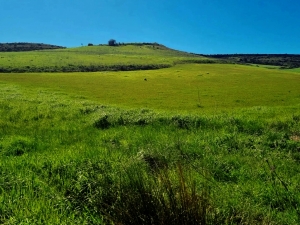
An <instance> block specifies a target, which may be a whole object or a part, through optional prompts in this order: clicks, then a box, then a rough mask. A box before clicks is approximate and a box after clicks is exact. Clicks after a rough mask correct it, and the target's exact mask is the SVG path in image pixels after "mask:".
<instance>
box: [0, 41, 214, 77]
mask: <svg viewBox="0 0 300 225" xmlns="http://www.w3.org/2000/svg"><path fill="white" fill-rule="evenodd" d="M216 61H217V59H209V58H207V57H203V56H199V55H193V54H189V53H185V52H181V51H176V50H173V49H169V48H167V47H165V46H163V45H159V44H156V43H154V44H152V45H151V44H149V43H148V44H125V45H119V46H107V45H102V46H85V47H78V48H69V49H54V50H52V49H51V50H39V51H27V52H1V53H0V72H93V71H111V70H113V71H129V70H146V69H160V68H166V67H171V66H173V65H175V64H180V63H213V62H216Z"/></svg>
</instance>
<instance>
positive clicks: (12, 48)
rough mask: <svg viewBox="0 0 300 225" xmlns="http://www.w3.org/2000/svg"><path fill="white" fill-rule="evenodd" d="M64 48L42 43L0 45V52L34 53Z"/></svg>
mask: <svg viewBox="0 0 300 225" xmlns="http://www.w3.org/2000/svg"><path fill="white" fill-rule="evenodd" d="M62 48H65V47H62V46H57V45H48V44H42V43H26V42H19V43H0V52H23V51H34V50H45V49H62Z"/></svg>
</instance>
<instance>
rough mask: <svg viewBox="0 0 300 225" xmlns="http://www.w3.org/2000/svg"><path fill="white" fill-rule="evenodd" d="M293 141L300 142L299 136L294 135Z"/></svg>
mask: <svg viewBox="0 0 300 225" xmlns="http://www.w3.org/2000/svg"><path fill="white" fill-rule="evenodd" d="M291 140H293V141H300V136H299V135H292V136H291Z"/></svg>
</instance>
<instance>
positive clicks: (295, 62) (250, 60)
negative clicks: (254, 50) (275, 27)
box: [207, 54, 300, 69]
mask: <svg viewBox="0 0 300 225" xmlns="http://www.w3.org/2000/svg"><path fill="white" fill-rule="evenodd" d="M207 57H212V58H215V59H222V60H226V61H228V62H235V63H241V64H262V65H271V66H278V67H280V68H282V69H292V68H299V67H300V55H296V54H225V55H223V54H218V55H207Z"/></svg>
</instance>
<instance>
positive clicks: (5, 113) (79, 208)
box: [0, 46, 300, 225]
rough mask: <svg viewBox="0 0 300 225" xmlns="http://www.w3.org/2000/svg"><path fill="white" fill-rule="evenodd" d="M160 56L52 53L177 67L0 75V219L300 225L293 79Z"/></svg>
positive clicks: (284, 73) (129, 49) (135, 50)
mask: <svg viewBox="0 0 300 225" xmlns="http://www.w3.org/2000/svg"><path fill="white" fill-rule="evenodd" d="M118 48H120V49H118ZM160 48H163V47H160ZM160 48H158V49H155V50H153V49H151V47H149V46H148V47H146V46H142V47H141V48H140V47H137V46H134V47H133V46H122V47H116V48H110V47H107V46H101V47H98V46H97V47H82V48H77V49H68V50H66V52H65V50H64V51H62V52H61V50H60V51H58V52H57V54H61V55H60V56H62V55H63V54H66V55H65V57H70V58H72V57H73V58H72V59H71V61H72V62H73V63H75V62H76V57H78V59H79V58H80V57H82V58H83V59H84V60H87V61H88V60H92V61H93V60H94V59H93V57H99V55H98V54H99V51H100V50H101V51H102V54H103V57H104V55H105V57H106V56H107V57H106V58H105V60H107V62H105V64H104V65H109V63H112V64H111V65H115V64H113V63H114V62H116V61H117V60H119V59H120V60H121V58H122V57H124V60H125V58H127V57H129V58H130V57H131V59H130V60H129V61H130V63H131V62H135V63H138V60H135V59H134V60H133V58H138V55H139V54H140V55H141V56H140V57H141V62H142V63H145V65H147V63H149V62H151V63H153V64H155V63H160V60H167V61H168V60H169V61H168V63H171V64H172V65H173V66H172V67H170V68H164V69H160V70H147V71H127V72H112V71H106V72H94V73H79V72H76V73H1V74H0V224H295V225H296V224H299V223H300V211H299V208H300V192H299V190H300V189H299V180H300V176H299V174H300V169H299V168H300V167H299V163H300V154H299V152H300V114H299V112H300V105H299V100H300V88H299V87H300V86H299V84H300V73H298V72H297V71H290V70H277V69H272V70H270V69H268V68H263V67H254V66H252V67H250V66H242V65H233V64H184V63H183V62H184V61H185V60H187V58H185V57H189V56H187V55H186V54H185V53H180V54H182V55H180V56H179V55H178V52H174V51H170V50H166V49H160ZM113 51H119V52H118V54H115V53H113ZM121 51H122V54H124V56H121ZM146 51H148V52H147V54H145V52H146ZM167 52H168V53H167ZM46 53H47V54H48V52H44V53H43V54H42V53H41V52H32V53H24V59H26V60H27V59H28V57H29V55H30V57H31V56H34V55H35V54H36V58H37V60H40V61H39V63H40V64H38V63H37V62H35V63H37V64H35V65H41V66H44V64H45V62H46V61H47V60H48V59H49V58H47V57H48V56H47V57H46ZM1 54H2V53H1ZM14 54H15V53H8V55H10V56H12V55H14ZM39 54H41V55H40V57H39ZM49 54H53V55H52V56H53V60H54V58H55V57H54V56H55V54H56V53H55V54H54V51H50V52H49ZM167 54H169V55H167ZM15 57H16V59H17V60H21V58H22V57H21V53H18V54H16V55H15ZM43 57H45V58H43ZM110 57H111V58H110ZM145 57H149V60H148V61H147V62H145V61H144V60H145ZM181 57H182V58H181ZM46 59H47V60H46ZM0 60H1V58H0ZM114 60H116V61H114ZM151 60H154V61H151ZM180 60H181V61H180ZM188 60H191V59H190V58H188ZM193 60H194V59H193ZM193 60H192V61H193ZM197 60H198V59H197ZM125 61H126V60H125ZM125 61H123V62H124V63H125V64H126V63H127V62H129V61H127V62H125ZM65 62H66V61H65ZM161 62H162V61H161ZM165 62H166V61H164V62H163V63H165ZM25 64H26V63H24V64H22V62H21V61H17V62H16V65H15V66H14V65H11V66H12V67H11V68H17V67H18V66H22V65H25ZM83 64H84V63H82V62H79V61H78V64H77V65H83ZM174 64H176V65H174ZM48 65H50V64H48ZM48 65H47V66H48ZM63 65H64V63H62V64H61V65H59V66H58V67H60V68H61V66H63ZM145 79H146V80H145Z"/></svg>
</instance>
